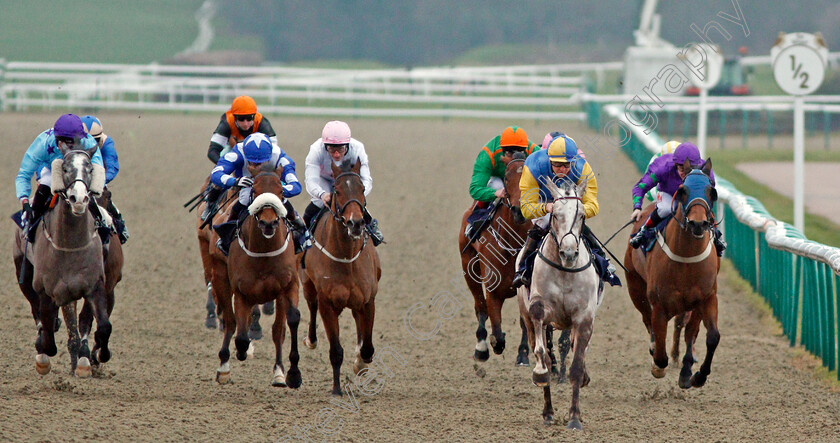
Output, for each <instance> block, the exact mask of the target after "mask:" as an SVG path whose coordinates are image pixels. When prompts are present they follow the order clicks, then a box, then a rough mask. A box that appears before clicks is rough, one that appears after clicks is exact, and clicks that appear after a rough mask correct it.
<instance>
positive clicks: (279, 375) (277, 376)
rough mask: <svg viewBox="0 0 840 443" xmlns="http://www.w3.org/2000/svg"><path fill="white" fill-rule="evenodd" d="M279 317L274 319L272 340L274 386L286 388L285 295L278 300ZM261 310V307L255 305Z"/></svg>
mask: <svg viewBox="0 0 840 443" xmlns="http://www.w3.org/2000/svg"><path fill="white" fill-rule="evenodd" d="M276 303H277V309H276V312H277V315H276V316H275V317H274V324H273V325H272V327H271V338H272V340H273V341H274V378H273V379H272V380H271V385H272V386H279V387H283V388H285V387H286V371H285V370H284V369H283V340H284V339H285V338H286V312H287V309H286V305H287V304H288V301H287V300H286V297H285V294H284V295H283V296H280V297H278V298H277V300H276ZM254 306H255V307H256V308H259V307H260V305H254Z"/></svg>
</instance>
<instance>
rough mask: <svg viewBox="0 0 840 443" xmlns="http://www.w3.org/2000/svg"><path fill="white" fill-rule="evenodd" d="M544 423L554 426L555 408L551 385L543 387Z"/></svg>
mask: <svg viewBox="0 0 840 443" xmlns="http://www.w3.org/2000/svg"><path fill="white" fill-rule="evenodd" d="M542 417H543V423H544V424H545V425H546V426H551V425H553V424H554V406H552V405H551V383H549V384H547V385H546V386H545V387H543V412H542Z"/></svg>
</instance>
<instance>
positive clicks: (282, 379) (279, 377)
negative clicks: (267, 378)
mask: <svg viewBox="0 0 840 443" xmlns="http://www.w3.org/2000/svg"><path fill="white" fill-rule="evenodd" d="M271 386H277V387H280V388H285V387H286V374H284V373H283V369H282V368H280V367H278V366H274V379H272V380H271Z"/></svg>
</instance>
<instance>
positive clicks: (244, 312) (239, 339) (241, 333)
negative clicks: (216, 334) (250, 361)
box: [225, 294, 259, 361]
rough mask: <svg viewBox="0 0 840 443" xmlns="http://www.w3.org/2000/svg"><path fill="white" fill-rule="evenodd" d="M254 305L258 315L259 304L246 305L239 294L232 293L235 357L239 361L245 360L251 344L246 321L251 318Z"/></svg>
mask: <svg viewBox="0 0 840 443" xmlns="http://www.w3.org/2000/svg"><path fill="white" fill-rule="evenodd" d="M254 307H256V308H257V309H256V311H257V314H258V315H259V306H257V305H248V304H247V303H246V302H245V300H244V299H243V297H242V296H241V295H239V294H234V295H233V315H234V317H235V318H236V338H235V339H234V344H236V359H237V360H239V361H245V359H246V358H248V347H249V346H250V345H251V339H250V338H249V332H250V331H249V328H248V322H249V321H250V320H251V319H252V318H253V315H254V309H253V308H254ZM225 321H227V320H225Z"/></svg>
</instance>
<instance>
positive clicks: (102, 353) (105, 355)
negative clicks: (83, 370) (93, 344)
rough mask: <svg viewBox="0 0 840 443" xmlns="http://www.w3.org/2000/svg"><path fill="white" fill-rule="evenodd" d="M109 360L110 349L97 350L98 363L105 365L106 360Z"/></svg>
mask: <svg viewBox="0 0 840 443" xmlns="http://www.w3.org/2000/svg"><path fill="white" fill-rule="evenodd" d="M110 359H111V350H110V349H105V348H101V349H99V359H98V361H99V362H102V363H107V362H108V360H110Z"/></svg>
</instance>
